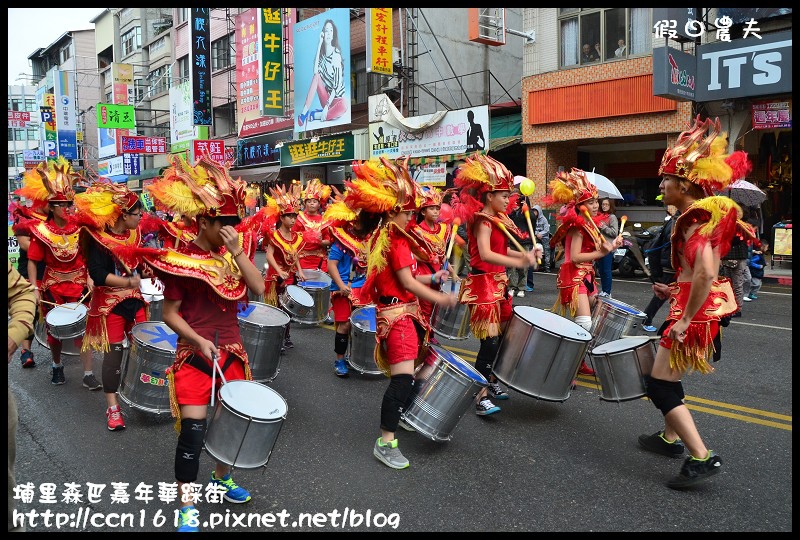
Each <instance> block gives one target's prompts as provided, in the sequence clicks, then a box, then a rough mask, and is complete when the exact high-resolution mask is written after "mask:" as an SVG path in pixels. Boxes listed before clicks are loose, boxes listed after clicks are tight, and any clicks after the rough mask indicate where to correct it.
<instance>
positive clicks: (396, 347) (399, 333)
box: [384, 317, 419, 364]
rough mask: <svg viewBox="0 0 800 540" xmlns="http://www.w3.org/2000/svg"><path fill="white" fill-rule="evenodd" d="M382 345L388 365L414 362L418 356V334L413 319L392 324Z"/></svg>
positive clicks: (407, 318) (405, 318) (406, 318)
mask: <svg viewBox="0 0 800 540" xmlns="http://www.w3.org/2000/svg"><path fill="white" fill-rule="evenodd" d="M384 345H385V347H386V356H387V358H388V360H389V363H390V364H399V363H400V362H405V361H406V360H416V358H417V356H419V334H417V326H416V324H414V319H412V318H411V317H404V318H402V319H400V320H399V321H397V322H396V323H394V325H393V326H392V329H391V330H390V331H389V336H388V337H387V338H386V341H385V342H384Z"/></svg>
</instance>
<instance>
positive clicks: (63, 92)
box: [53, 70, 78, 159]
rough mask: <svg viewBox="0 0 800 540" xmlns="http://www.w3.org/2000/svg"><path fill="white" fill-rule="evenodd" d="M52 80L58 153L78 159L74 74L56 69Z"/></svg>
mask: <svg viewBox="0 0 800 540" xmlns="http://www.w3.org/2000/svg"><path fill="white" fill-rule="evenodd" d="M53 82H54V83H55V84H54V86H55V105H56V126H57V127H56V133H57V138H58V153H59V154H60V155H62V156H64V157H65V158H67V159H78V128H77V125H78V123H77V110H76V109H75V103H76V100H75V74H74V73H73V72H71V71H58V70H56V72H55V74H54V81H53Z"/></svg>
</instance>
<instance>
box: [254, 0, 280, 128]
mask: <svg viewBox="0 0 800 540" xmlns="http://www.w3.org/2000/svg"><path fill="white" fill-rule="evenodd" d="M259 11H260V13H261V16H260V17H259V32H258V35H259V36H260V41H261V47H260V50H261V64H260V65H261V94H260V98H261V99H260V104H261V115H262V116H283V15H282V11H283V10H281V8H260V10H259Z"/></svg>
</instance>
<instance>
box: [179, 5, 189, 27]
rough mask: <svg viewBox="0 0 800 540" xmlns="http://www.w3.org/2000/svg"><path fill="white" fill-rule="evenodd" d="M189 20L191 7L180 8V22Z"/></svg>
mask: <svg viewBox="0 0 800 540" xmlns="http://www.w3.org/2000/svg"><path fill="white" fill-rule="evenodd" d="M188 20H189V8H178V23H179V24H180V23H182V22H186V21H188Z"/></svg>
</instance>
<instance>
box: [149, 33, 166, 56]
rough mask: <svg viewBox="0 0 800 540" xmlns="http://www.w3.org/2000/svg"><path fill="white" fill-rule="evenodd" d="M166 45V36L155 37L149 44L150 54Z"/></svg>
mask: <svg viewBox="0 0 800 540" xmlns="http://www.w3.org/2000/svg"><path fill="white" fill-rule="evenodd" d="M166 45H167V38H166V36H165V37H162V38H161V39H157V40H156V41H154V42H153V43H151V44H150V56H153V54H154V53H156V52H158V51H160V50H161V49H163V48H164V47H166Z"/></svg>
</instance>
